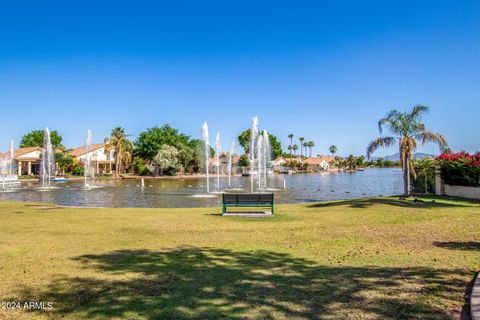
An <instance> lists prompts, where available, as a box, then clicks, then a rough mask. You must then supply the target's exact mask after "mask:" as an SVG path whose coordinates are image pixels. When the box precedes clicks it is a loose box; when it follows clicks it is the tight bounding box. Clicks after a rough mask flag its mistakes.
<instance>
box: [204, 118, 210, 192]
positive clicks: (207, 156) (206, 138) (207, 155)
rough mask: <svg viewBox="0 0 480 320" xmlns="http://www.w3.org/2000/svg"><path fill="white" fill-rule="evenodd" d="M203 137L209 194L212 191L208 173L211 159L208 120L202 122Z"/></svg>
mask: <svg viewBox="0 0 480 320" xmlns="http://www.w3.org/2000/svg"><path fill="white" fill-rule="evenodd" d="M202 137H203V144H204V145H205V171H206V179H207V194H208V193H210V177H209V174H208V170H209V160H210V138H209V136H208V124H207V123H206V122H204V123H203V124H202Z"/></svg>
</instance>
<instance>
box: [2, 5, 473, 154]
mask: <svg viewBox="0 0 480 320" xmlns="http://www.w3.org/2000/svg"><path fill="white" fill-rule="evenodd" d="M479 80H480V1H476V0H473V1H439V0H435V1H419V0H417V1H289V2H287V1H151V2H145V1H130V2H127V1H55V2H54V1H14V0H5V1H1V2H0V110H1V111H0V116H1V121H0V146H4V147H1V148H0V149H6V148H7V147H8V143H9V140H10V139H14V140H15V141H16V142H17V143H18V141H19V139H20V137H21V136H22V135H23V134H24V133H26V132H27V131H29V130H31V129H39V128H44V127H46V126H49V127H50V128H51V129H56V130H59V131H60V132H61V134H62V135H63V137H64V144H65V145H66V146H67V147H74V146H78V145H81V144H82V143H83V141H84V137H85V133H86V130H87V129H88V128H91V129H92V131H93V134H94V138H95V140H96V141H102V140H103V138H104V137H106V136H107V135H108V134H109V131H110V130H111V128H112V127H114V126H123V127H125V129H126V130H127V132H128V133H130V134H132V135H136V134H138V133H139V132H140V131H142V130H144V129H145V128H147V127H152V126H155V125H162V124H164V123H169V124H171V125H173V126H174V127H177V128H179V129H180V130H181V131H183V132H185V133H187V134H189V135H192V136H196V137H199V136H200V125H201V123H202V122H203V121H207V122H208V123H209V126H210V128H211V131H212V132H211V136H214V135H215V133H216V132H217V131H219V132H220V133H221V134H222V136H223V141H224V147H225V148H226V147H227V145H229V144H230V142H231V140H232V139H234V138H235V137H236V136H237V135H238V134H239V133H240V132H241V131H242V130H243V129H245V128H247V127H248V126H249V125H250V121H251V117H252V116H254V115H258V116H259V118H260V124H261V127H262V128H266V129H268V130H269V131H271V132H272V133H274V134H276V135H277V136H279V137H280V138H281V140H282V142H283V144H284V147H285V148H286V145H287V142H288V138H287V135H288V134H289V133H294V134H295V136H296V137H299V136H304V137H305V138H306V139H307V140H313V141H315V142H316V145H317V146H316V147H315V153H322V154H325V153H328V146H329V145H331V144H336V145H337V146H338V148H339V154H341V155H347V154H349V153H355V154H363V153H364V152H365V146H366V145H367V143H368V142H369V141H370V140H371V139H373V138H375V137H376V136H377V135H378V131H377V127H376V122H377V120H378V119H379V118H381V117H382V116H384V115H385V113H386V112H387V111H389V110H390V109H392V108H397V109H409V108H411V107H412V106H413V105H415V104H419V103H421V104H426V105H428V106H430V107H431V113H430V115H428V117H427V118H426V119H425V122H426V124H427V125H428V127H429V128H430V129H431V130H432V131H440V132H442V133H444V134H445V135H446V137H447V138H448V140H449V142H450V145H451V146H452V148H453V149H454V150H459V149H465V150H468V151H475V150H476V149H480V148H479V145H478V143H479V140H478V137H479V133H478V122H479V119H480V81H479ZM436 150H437V149H436V147H433V146H429V147H426V148H421V149H420V151H427V152H435V151H436ZM394 152H396V149H391V150H385V151H381V152H379V153H378V155H384V154H390V153H394Z"/></svg>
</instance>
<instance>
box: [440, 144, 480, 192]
mask: <svg viewBox="0 0 480 320" xmlns="http://www.w3.org/2000/svg"><path fill="white" fill-rule="evenodd" d="M437 161H438V163H439V165H440V170H441V171H440V172H441V176H442V179H443V181H444V182H445V183H446V184H449V185H454V186H466V187H478V186H480V152H477V153H475V154H474V155H471V154H469V153H467V152H464V151H462V152H459V153H444V154H442V155H440V156H438V157H437Z"/></svg>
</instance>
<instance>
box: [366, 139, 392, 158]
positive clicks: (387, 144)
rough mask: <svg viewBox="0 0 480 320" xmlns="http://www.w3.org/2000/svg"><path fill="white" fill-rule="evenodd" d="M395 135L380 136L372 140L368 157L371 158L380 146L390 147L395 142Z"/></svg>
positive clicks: (368, 148)
mask: <svg viewBox="0 0 480 320" xmlns="http://www.w3.org/2000/svg"><path fill="white" fill-rule="evenodd" d="M395 140H396V139H395V138H394V137H379V138H377V139H375V140H373V141H372V142H370V143H369V144H368V146H367V157H368V159H370V156H371V155H372V154H373V153H374V152H375V150H377V149H378V148H384V147H385V148H388V147H390V146H392V145H394V144H395Z"/></svg>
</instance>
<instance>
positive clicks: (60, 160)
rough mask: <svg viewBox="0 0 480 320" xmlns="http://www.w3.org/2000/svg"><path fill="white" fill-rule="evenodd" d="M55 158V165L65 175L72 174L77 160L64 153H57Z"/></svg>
mask: <svg viewBox="0 0 480 320" xmlns="http://www.w3.org/2000/svg"><path fill="white" fill-rule="evenodd" d="M54 158H55V163H56V164H57V165H58V168H59V169H60V170H61V172H62V173H63V174H65V173H66V172H71V171H72V170H73V167H74V166H75V164H76V162H75V159H74V158H73V157H72V156H71V155H69V154H65V153H63V152H55V155H54Z"/></svg>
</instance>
